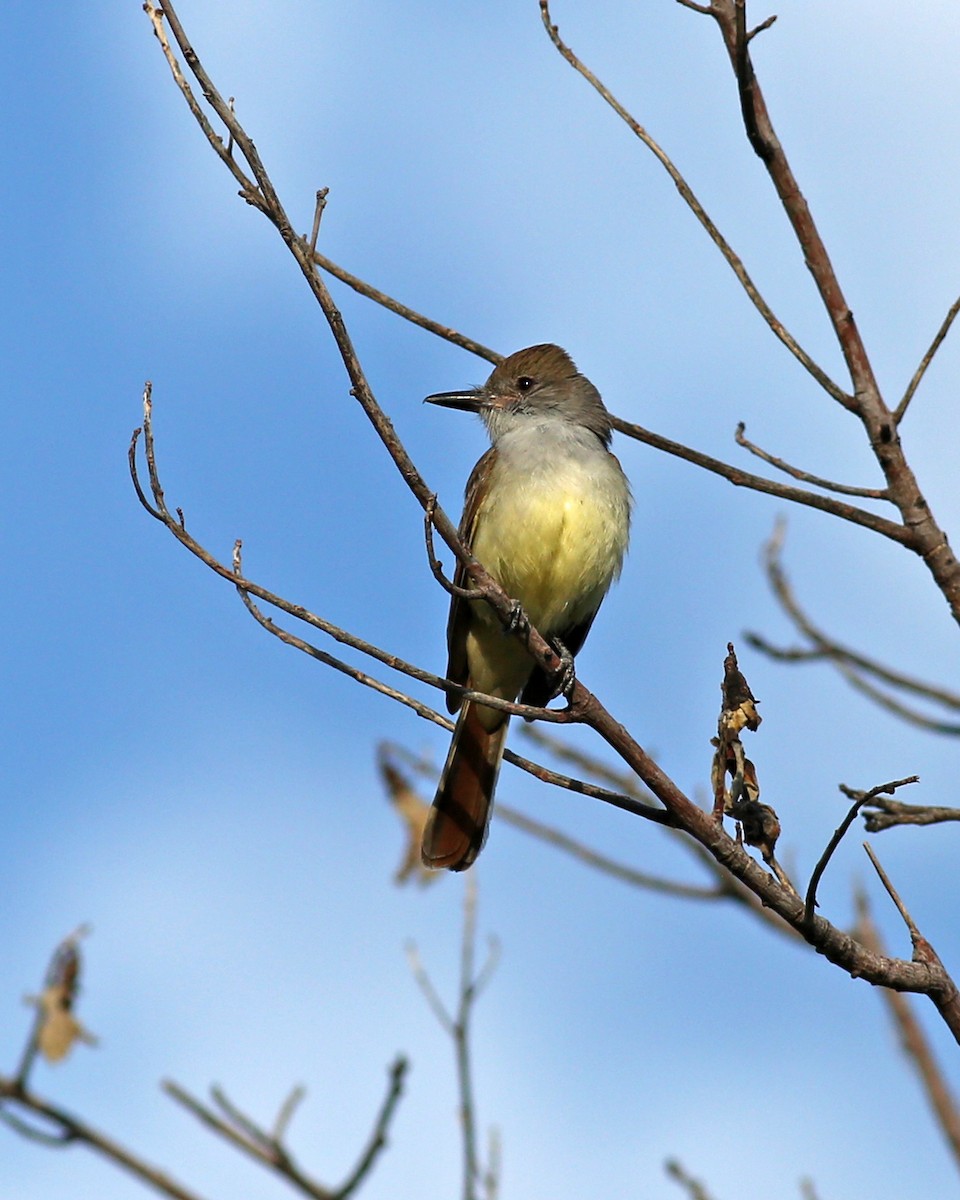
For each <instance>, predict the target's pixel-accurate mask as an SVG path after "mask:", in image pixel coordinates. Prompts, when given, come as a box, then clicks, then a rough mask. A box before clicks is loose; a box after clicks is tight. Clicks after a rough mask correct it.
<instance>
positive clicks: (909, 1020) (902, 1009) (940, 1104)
mask: <svg viewBox="0 0 960 1200" xmlns="http://www.w3.org/2000/svg"><path fill="white" fill-rule="evenodd" d="M856 935H857V937H858V938H859V939H860V941H862V942H863V944H864V945H865V946H867V947H868V948H869V949H870V950H872V951H874V952H875V953H877V954H883V953H884V952H885V947H884V945H883V942H882V939H881V937H880V931H879V930H878V929H877V926H876V924H875V923H874V921H873V918H872V916H871V913H870V907H869V902H868V900H867V896H866V893H864V892H859V893H858V894H857V928H856ZM880 995H881V997H882V999H883V1002H884V1003H885V1004H886V1006H887V1009H888V1011H889V1012H890V1015H891V1017H892V1019H893V1022H894V1025H895V1026H896V1028H897V1031H898V1032H899V1034H900V1042H901V1045H902V1046H903V1049H904V1051H905V1052H906V1054H907V1056H908V1058H909V1059H910V1062H911V1063H912V1064H913V1067H914V1070H915V1071H916V1072H917V1075H918V1076H919V1079H920V1083H921V1086H922V1087H923V1090H924V1092H925V1093H926V1096H927V1100H928V1102H929V1104H930V1107H931V1108H932V1109H933V1113H934V1116H935V1117H936V1120H937V1124H938V1125H939V1127H940V1129H941V1130H942V1132H943V1135H944V1137H945V1138H946V1140H947V1143H948V1144H949V1146H950V1150H951V1152H952V1154H953V1158H954V1162H955V1163H956V1165H957V1166H958V1167H960V1107H958V1105H957V1099H956V1097H955V1096H954V1095H953V1093H952V1091H951V1089H950V1085H949V1083H948V1082H947V1078H946V1075H945V1073H944V1071H943V1069H942V1068H941V1066H940V1063H939V1062H938V1061H937V1057H936V1054H935V1052H934V1049H933V1046H932V1045H931V1044H930V1040H929V1039H928V1038H927V1036H926V1034H925V1033H924V1031H923V1027H922V1025H921V1024H920V1022H919V1020H918V1019H917V1017H916V1015H915V1013H914V1011H913V1005H912V1004H911V1003H910V999H909V997H907V996H905V995H903V993H901V992H895V991H892V990H891V989H890V988H883V989H882V990H881V992H880Z"/></svg>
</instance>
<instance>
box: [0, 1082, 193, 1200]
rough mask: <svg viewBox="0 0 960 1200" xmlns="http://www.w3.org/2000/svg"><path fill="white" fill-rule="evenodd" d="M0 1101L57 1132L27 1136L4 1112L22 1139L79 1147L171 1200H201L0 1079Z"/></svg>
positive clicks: (100, 1134)
mask: <svg viewBox="0 0 960 1200" xmlns="http://www.w3.org/2000/svg"><path fill="white" fill-rule="evenodd" d="M0 1101H3V1103H4V1104H9V1103H14V1104H16V1105H19V1106H20V1107H21V1108H24V1109H26V1110H28V1111H29V1112H32V1113H35V1114H36V1115H38V1116H40V1117H42V1118H44V1119H45V1120H47V1121H50V1122H51V1124H52V1125H54V1126H55V1127H56V1130H57V1132H56V1133H55V1134H51V1135H46V1137H45V1136H44V1134H43V1131H34V1132H33V1133H30V1134H28V1133H27V1131H26V1128H24V1123H23V1122H22V1121H18V1120H17V1118H16V1116H13V1114H11V1113H9V1112H7V1123H8V1124H10V1125H11V1126H12V1127H14V1128H17V1131H18V1132H20V1133H23V1134H24V1135H25V1136H28V1137H29V1136H33V1137H34V1138H35V1140H45V1141H47V1143H48V1144H56V1145H67V1144H83V1145H85V1146H88V1147H89V1148H90V1149H91V1150H93V1151H94V1152H95V1153H96V1154H99V1155H100V1156H101V1157H102V1158H105V1159H107V1160H109V1161H110V1162H112V1163H113V1164H114V1165H115V1166H118V1167H120V1168H122V1169H123V1170H124V1171H126V1172H127V1173H128V1174H129V1175H132V1176H133V1177H134V1178H136V1179H139V1180H140V1181H141V1182H142V1183H145V1184H147V1185H148V1186H150V1187H152V1188H154V1189H155V1190H156V1191H158V1192H162V1193H163V1194H164V1195H165V1196H169V1197H170V1198H171V1200H201V1198H200V1194H199V1193H198V1192H194V1191H191V1190H190V1189H188V1188H185V1187H184V1186H183V1185H182V1184H180V1183H178V1182H177V1181H176V1180H175V1179H173V1178H172V1177H171V1176H170V1175H168V1174H167V1173H166V1172H165V1171H161V1170H160V1169H159V1168H158V1167H152V1166H151V1165H150V1164H149V1163H148V1162H146V1161H145V1160H144V1159H142V1158H141V1157H140V1156H139V1155H138V1154H134V1153H133V1152H132V1151H131V1150H128V1149H127V1148H126V1147H125V1146H122V1145H120V1143H119V1142H116V1141H114V1139H113V1138H111V1137H109V1136H108V1135H107V1134H105V1133H103V1132H101V1131H100V1130H99V1129H97V1128H95V1127H94V1126H93V1125H89V1124H87V1122H86V1121H83V1120H81V1118H80V1117H76V1116H74V1115H73V1113H70V1112H68V1111H67V1110H66V1109H64V1108H61V1107H60V1106H59V1105H56V1104H53V1103H51V1102H50V1101H49V1100H44V1099H42V1098H41V1097H40V1096H38V1095H37V1094H36V1093H35V1092H33V1091H28V1090H25V1089H23V1088H21V1087H20V1086H19V1084H18V1083H17V1082H16V1080H13V1079H6V1078H4V1077H3V1076H0ZM11 1117H12V1118H13V1119H12V1121H11V1120H10V1118H11Z"/></svg>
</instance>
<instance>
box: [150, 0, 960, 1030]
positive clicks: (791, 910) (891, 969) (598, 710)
mask: <svg viewBox="0 0 960 1200" xmlns="http://www.w3.org/2000/svg"><path fill="white" fill-rule="evenodd" d="M713 7H714V6H711V10H712V9H713ZM164 12H165V13H166V16H167V18H168V20H169V24H170V28H171V31H172V32H173V34H174V37H175V39H176V40H177V43H178V45H179V46H180V49H181V52H182V53H183V55H184V59H185V61H186V62H187V64H188V66H189V67H190V70H191V71H192V72H193V73H194V76H195V78H196V79H197V81H198V83H199V84H200V85H201V90H202V91H203V94H204V97H205V98H206V99H207V100H208V101H209V103H210V104H211V106H212V107H213V108H214V111H215V112H216V113H217V115H218V117H219V118H220V120H221V121H223V123H224V125H225V126H226V128H227V129H228V131H229V133H230V135H231V136H232V137H233V139H234V142H235V145H236V147H237V149H238V150H239V152H240V153H241V154H242V155H243V157H244V159H245V160H246V162H247V164H248V165H249V167H250V170H251V172H252V174H253V177H254V180H255V182H256V184H257V187H258V189H259V197H260V199H262V201H263V211H264V212H265V213H266V215H267V216H268V218H269V219H270V221H271V222H272V223H273V224H274V225H275V226H276V228H277V230H278V232H279V233H280V235H281V237H282V238H283V241H284V243H285V244H286V246H287V248H288V249H289V251H290V253H291V254H292V255H293V257H294V258H295V260H296V262H297V264H298V266H299V268H300V270H301V272H302V273H303V275H304V278H305V279H306V281H307V284H308V286H309V287H310V289H311V292H312V294H313V295H314V298H315V299H316V301H317V303H318V305H319V306H320V308H321V311H322V312H323V315H324V317H325V319H326V321H327V324H328V326H329V328H330V331H331V334H332V336H333V338H334V340H335V342H336V344H337V347H338V349H339V352H340V356H341V359H342V360H343V363H344V366H345V369H346V371H347V374H348V376H349V378H350V381H351V385H352V386H351V394H352V395H353V396H354V398H355V399H356V400H357V401H358V402H359V403H360V404H361V406H362V407H363V409H364V412H365V413H366V415H367V417H368V418H369V420H370V422H371V424H372V425H373V427H374V429H375V431H376V433H377V435H378V437H379V438H380V440H381V442H382V443H383V446H384V448H385V449H386V450H387V452H388V453H389V454H390V456H391V458H392V460H393V462H394V464H395V465H396V467H397V469H398V470H399V471H400V473H401V475H402V477H403V478H404V480H405V482H406V483H407V486H408V487H409V488H410V490H411V492H412V493H413V494H414V496H415V497H416V499H417V501H418V502H419V503H420V505H421V507H422V508H423V509H424V510H426V509H427V507H428V505H429V504H430V503H431V497H432V491H431V489H430V488H428V487H427V485H426V482H425V481H424V479H423V478H422V476H421V475H420V473H419V471H418V470H417V468H416V466H415V465H414V463H413V462H412V460H411V459H410V457H409V455H408V454H407V452H406V450H405V449H404V447H403V446H402V444H401V443H400V440H399V438H398V437H397V435H396V432H395V431H394V429H393V425H392V423H391V422H390V420H389V418H388V417H387V416H386V414H385V413H384V412H383V410H382V409H381V408H380V406H379V404H378V403H377V402H376V399H375V397H374V395H373V393H372V391H371V390H370V387H369V385H368V384H367V382H366V379H365V376H364V372H363V370H362V367H361V365H360V362H359V359H358V357H357V354H356V351H355V349H354V347H353V344H352V341H351V339H350V337H349V335H348V333H347V330H346V326H345V324H344V322H343V318H342V316H341V314H340V312H339V310H338V309H337V307H336V305H335V304H334V303H333V301H332V299H331V297H330V293H329V291H328V289H327V287H326V284H325V283H324V282H323V280H322V278H321V276H320V273H319V271H318V268H317V264H316V263H315V261H314V257H313V252H312V251H311V247H310V245H309V242H308V240H307V239H304V238H300V237H298V236H297V235H296V234H295V233H294V232H293V229H292V227H291V225H290V222H289V220H288V219H287V217H286V214H285V212H284V210H283V208H282V206H281V205H280V202H279V200H278V198H277V197H276V193H275V191H274V189H273V185H272V184H271V182H270V180H269V177H268V176H267V174H266V171H265V170H264V168H263V164H262V163H261V161H260V158H259V155H258V154H257V152H256V148H255V147H254V146H253V143H252V141H251V140H250V139H249V137H248V136H247V134H246V132H245V131H244V130H243V129H242V127H241V126H240V124H239V122H238V121H237V120H236V117H235V115H234V114H233V112H232V111H231V109H230V107H229V105H226V104H224V102H223V100H222V98H221V97H220V96H219V93H218V92H217V91H216V89H215V88H214V87H213V85H212V83H211V82H210V81H209V78H208V77H207V75H206V72H205V71H203V68H202V67H201V65H200V63H199V62H198V60H197V58H196V55H195V53H194V52H193V49H192V47H191V46H190V45H189V42H188V41H187V40H186V37H185V35H184V34H183V31H182V28H181V27H180V25H179V22H178V21H177V19H176V16H175V13H174V12H173V8H172V6H171V4H170V3H165V7H164ZM259 206H260V205H259V204H258V207H259ZM855 378H859V377H857V376H855ZM824 386H826V387H827V388H828V390H831V387H832V390H831V394H834V393H835V392H838V391H839V389H837V388H836V385H830V383H829V381H828V380H824ZM835 398H837V399H838V400H839V401H840V402H841V403H845V407H851V406H852V405H854V404H855V403H856V404H857V405H858V406H859V407H858V409H857V411H859V412H860V413H861V415H864V414H865V416H864V419H865V423H867V424H869V425H870V428H871V444H873V445H874V446H875V448H877V454H878V459H879V460H880V461H881V465H882V466H883V468H884V474H885V476H886V477H887V479H888V482H889V484H890V488H891V495H892V496H893V497H894V499H895V500H896V503H897V506H898V508H899V509H900V511H901V515H902V516H903V519H904V526H905V529H904V531H903V532H901V531H899V530H897V527H896V526H893V530H895V531H896V532H895V533H891V532H888V530H886V529H885V528H884V525H883V523H880V524H877V522H879V518H876V519H874V518H870V514H865V513H862V512H861V510H856V509H854V510H853V511H854V513H856V514H857V515H856V516H854V517H851V519H853V520H856V521H857V522H858V523H860V524H870V527H872V528H876V529H877V530H878V531H880V532H884V533H886V534H887V536H892V537H894V540H900V541H905V542H906V544H907V545H909V546H910V547H911V548H912V549H914V550H915V551H917V552H918V553H921V554H923V555H924V558H925V560H926V561H927V564H928V566H929V567H930V569H931V571H932V572H933V573H934V575H935V577H936V578H937V580H938V583H940V585H941V587H942V588H943V590H944V594H945V595H948V598H949V599H951V603H953V602H954V601H955V611H956V614H957V616H958V619H960V564H958V563H956V560H953V559H949V558H948V557H947V556H946V553H947V552H946V550H945V541H944V539H943V537H942V534H940V532H939V530H938V529H937V527H936V526H935V525H934V524H932V519H931V518H930V517H929V512H928V511H925V512H923V513H922V514H921V507H925V506H922V505H921V501H922V497H920V495H919V491H918V489H916V484H915V481H913V480H912V475H910V473H909V469H908V468H906V464H905V463H904V462H903V459H902V455H900V456H899V458H898V457H897V455H898V454H899V446H898V445H895V446H893V443H894V442H895V441H896V439H895V437H894V435H893V433H892V432H891V425H890V420H889V413H887V410H886V409H885V408H883V406H882V403H880V404H879V407H878V403H874V402H873V400H872V398H871V397H867V398H866V399H863V398H861V397H860V396H859V395H858V397H857V399H856V401H854V399H853V398H852V397H849V396H846V395H845V394H844V393H842V392H840V393H839V395H837V396H836V397H835ZM882 413H887V420H886V424H885V425H884V424H882V422H881V421H880V416H881V415H882ZM891 446H893V449H892V450H891ZM687 457H689V455H687ZM720 473H722V474H727V477H728V478H731V476H730V475H729V473H728V468H726V467H725V466H723V467H722V469H721V471H720ZM911 489H912V490H911ZM763 490H771V491H772V490H774V489H773V487H772V486H771V485H770V484H769V483H768V482H767V483H765V487H764V489H763ZM795 490H799V489H795ZM778 494H783V492H782V491H781V492H778ZM801 494H802V495H804V496H805V497H806V496H807V494H806V493H801ZM825 501H828V502H829V503H825ZM800 502H801V503H808V504H814V501H813V500H811V499H809V498H805V499H803V500H801V501H800ZM838 503H839V502H838V501H836V500H835V499H834V498H833V497H816V503H815V504H814V506H815V507H821V508H826V509H827V510H828V511H834V512H836V507H835V506H836V505H837V504H838ZM831 506H834V507H831ZM868 518H870V520H869V522H868ZM887 524H890V523H887ZM434 525H435V527H436V529H437V531H438V533H439V534H440V536H441V538H442V539H443V541H444V542H445V543H446V544H447V546H448V547H449V548H450V549H451V550H452V552H453V553H454V554H455V555H456V556H457V558H458V560H459V561H460V562H461V563H462V564H463V566H464V572H465V575H466V576H467V577H468V578H469V580H470V582H471V584H472V585H474V586H475V587H478V588H481V589H482V590H483V593H484V600H485V602H486V603H488V604H489V605H490V606H491V608H492V609H493V611H494V612H495V613H496V614H497V616H498V618H499V619H500V620H501V621H502V623H503V624H504V626H505V627H507V626H509V625H510V622H511V616H512V614H513V611H514V610H513V604H512V601H511V598H510V597H509V596H508V595H507V594H506V593H505V592H504V591H503V589H502V588H500V587H499V586H498V585H497V583H496V581H495V580H493V579H492V578H491V577H490V576H489V575H488V574H487V572H486V571H485V570H484V569H483V566H482V565H481V564H480V563H479V562H478V561H477V560H476V559H475V558H474V557H473V556H472V555H471V554H470V553H469V551H468V550H467V549H466V547H464V546H463V544H462V543H461V542H460V541H459V539H458V537H457V531H456V529H455V528H454V526H453V524H452V523H451V522H450V521H449V519H448V518H447V517H446V516H445V514H444V513H443V512H442V510H440V509H437V511H436V513H435V514H434ZM938 538H939V540H938ZM245 583H246V581H244V586H245ZM954 583H955V585H956V586H955V592H954V591H951V590H950V589H951V587H952V585H953V584H954ZM251 593H252V594H257V593H255V592H254V591H253V589H252V588H251ZM524 636H525V639H526V641H525V644H526V646H527V649H528V651H529V652H530V653H531V654H532V655H533V657H534V659H535V661H536V662H537V663H538V664H540V665H541V666H542V667H543V668H544V669H545V670H546V671H547V672H548V673H549V674H551V675H555V674H557V672H558V671H559V669H560V667H561V665H562V664H561V661H560V658H559V656H558V655H557V654H556V653H555V651H554V649H553V648H552V647H551V646H550V645H549V644H548V643H547V642H546V641H545V640H544V639H543V638H542V637H540V635H539V634H538V633H537V631H536V630H533V629H530V630H529V632H526V631H524ZM569 701H570V707H569V719H570V720H572V721H578V722H580V723H582V724H585V725H588V726H589V727H590V728H591V729H593V730H594V731H595V732H596V733H597V734H598V735H599V736H600V737H601V738H602V739H603V740H604V741H605V742H606V743H607V744H608V745H609V746H610V747H611V748H612V749H613V750H614V751H615V752H616V753H617V754H618V755H619V756H620V757H621V758H622V759H623V761H624V762H625V763H627V764H628V766H629V767H630V768H631V770H633V771H634V772H635V773H636V774H637V775H638V777H639V778H640V779H641V780H642V781H643V783H644V784H645V785H646V786H647V787H648V788H649V789H650V791H651V792H652V793H653V794H654V795H655V796H656V798H657V799H658V800H659V801H660V803H661V804H662V805H663V806H664V808H665V809H666V813H665V814H663V816H664V819H666V820H668V821H670V822H671V823H672V824H674V825H676V826H678V827H679V828H682V829H683V830H684V831H685V832H686V833H687V834H688V835H689V836H690V837H692V838H693V839H694V840H695V841H697V842H698V843H699V844H700V845H701V846H702V847H703V848H704V849H705V850H706V851H707V852H708V853H709V854H710V855H711V856H712V857H713V858H714V859H715V860H716V862H717V863H718V864H719V865H720V866H721V867H723V868H724V869H725V870H726V871H728V872H730V873H731V874H732V875H733V876H734V877H735V878H736V879H737V880H739V881H740V882H741V883H742V884H743V885H744V886H746V887H747V888H748V889H749V890H750V891H751V892H753V893H754V895H755V896H756V897H757V899H758V900H759V901H760V902H761V903H762V904H764V905H767V906H769V907H770V908H771V909H772V910H773V911H775V912H776V913H777V914H778V915H779V916H780V917H781V918H782V919H783V920H785V921H786V922H787V923H788V924H790V925H791V926H792V927H793V928H794V929H795V930H796V931H797V932H798V933H800V934H801V935H802V936H803V937H804V939H805V940H806V941H807V942H808V943H809V944H810V945H811V946H813V947H814V948H815V949H816V950H817V951H819V952H820V953H821V954H823V955H824V956H825V957H826V958H827V959H828V960H829V961H831V962H833V963H835V964H836V965H838V966H839V967H841V968H842V969H843V970H845V971H846V972H848V973H849V974H850V975H851V976H853V977H856V978H863V979H865V980H866V981H868V982H871V983H877V984H883V985H884V986H887V987H894V988H897V989H900V990H909V991H918V992H922V993H923V994H925V995H927V996H929V997H930V999H931V1001H932V1002H933V1003H934V1004H935V1006H936V1007H937V1010H938V1012H939V1013H940V1015H941V1017H942V1018H943V1020H944V1022H945V1023H946V1024H947V1026H948V1028H949V1029H950V1030H951V1032H952V1034H953V1036H954V1037H955V1038H956V1039H957V1040H958V1041H960V995H958V992H957V988H956V986H955V985H954V983H953V981H952V979H951V978H950V976H949V975H948V974H947V972H946V971H945V970H944V969H943V966H942V964H940V963H939V961H938V960H937V961H935V960H933V959H922V960H920V961H913V962H906V961H903V960H899V959H890V958H886V957H885V956H882V955H875V954H871V953H870V952H868V951H867V950H866V949H865V947H863V946H862V945H860V944H859V943H858V942H856V941H855V940H854V939H853V938H851V937H850V935H849V934H847V933H845V932H844V931H842V930H840V929H838V928H836V927H835V926H833V925H831V924H830V922H828V921H827V920H825V919H824V918H823V917H819V916H815V917H814V918H813V919H812V920H811V921H809V922H806V921H805V920H804V906H803V901H802V900H801V899H800V897H799V896H797V895H796V894H795V892H793V890H792V889H791V888H789V887H787V886H785V884H784V882H783V881H782V879H780V878H778V877H776V876H775V875H773V874H771V873H770V871H768V870H767V869H765V868H764V867H763V866H762V865H761V864H760V863H758V862H757V861H756V859H754V858H753V857H752V856H751V855H750V854H749V853H748V850H747V848H746V847H745V846H743V845H742V844H740V843H738V842H737V841H736V840H735V839H734V838H733V837H731V836H730V834H729V833H727V831H726V829H725V828H724V826H723V823H722V821H717V820H714V817H713V815H712V814H711V813H707V812H704V810H703V809H702V808H700V807H699V806H698V805H696V804H694V803H693V801H692V800H690V799H689V798H688V797H687V796H686V795H685V794H684V793H683V792H682V791H681V790H680V789H679V788H678V787H677V785H676V784H675V783H674V782H673V780H672V779H670V778H669V776H668V775H667V774H666V773H665V772H664V771H663V770H662V769H661V768H660V767H659V765H658V764H657V763H656V762H655V761H654V760H653V759H652V758H651V757H650V755H649V754H647V752H646V751H645V750H644V749H643V747H642V746H641V745H640V744H639V743H638V742H637V741H636V740H635V739H634V738H633V737H632V736H631V735H630V734H629V732H628V731H627V729H626V728H625V727H624V726H623V725H622V724H621V723H620V722H619V721H617V720H616V719H615V718H614V717H613V716H612V714H610V713H609V712H608V711H607V709H606V708H605V707H604V706H603V705H602V704H601V703H600V702H599V700H598V699H597V698H596V697H595V696H594V695H593V694H592V693H591V692H590V691H589V690H588V689H587V688H586V687H585V686H584V685H583V684H582V683H581V682H580V681H577V682H576V684H575V686H574V688H573V690H572V691H571V693H570V696H569Z"/></svg>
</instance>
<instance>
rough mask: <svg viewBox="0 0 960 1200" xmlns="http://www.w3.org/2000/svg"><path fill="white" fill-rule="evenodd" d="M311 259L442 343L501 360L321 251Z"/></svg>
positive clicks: (478, 344)
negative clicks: (442, 341)
mask: <svg viewBox="0 0 960 1200" xmlns="http://www.w3.org/2000/svg"><path fill="white" fill-rule="evenodd" d="M313 261H314V262H315V263H316V264H317V266H318V267H320V268H321V269H322V270H324V271H326V272H327V274H328V275H332V276H333V277H334V278H335V279H339V280H340V282H341V283H345V284H346V285H347V287H349V288H353V290H354V291H355V292H357V293H358V295H361V296H366V297H367V299H368V300H373V301H374V303H376V304H379V305H380V306H381V307H382V308H385V309H387V310H388V311H390V312H392V313H396V314H397V316H398V317H403V319H404V320H405V321H409V322H410V323H411V324H412V325H417V326H419V327H420V328H421V329H425V330H426V331H427V332H428V333H432V334H434V335H435V336H436V337H439V338H443V340H444V341H445V342H450V343H451V344H452V345H454V346H459V347H460V348H461V349H463V350H468V351H469V352H470V353H471V354H475V355H476V356H477V357H478V358H483V359H486V361H487V362H489V363H493V365H494V366H496V365H497V363H499V362H502V361H503V355H502V354H500V353H498V352H497V351H496V350H491V349H490V347H489V346H484V345H483V343H482V342H478V341H477V340H476V339H475V338H471V337H467V335H466V334H465V333H460V332H459V331H458V330H456V329H454V328H453V327H452V326H450V325H443V324H441V323H440V322H439V321H434V320H433V319H432V318H431V317H426V316H424V315H423V313H420V312H417V310H416V309H414V308H411V307H410V306H409V305H407V304H401V302H400V301H399V300H395V299H394V298H393V296H389V295H387V293H386V292H383V291H381V290H380V289H379V288H375V287H374V286H373V284H370V283H367V281H366V280H364V279H360V278H359V277H358V276H356V275H351V273H350V272H349V271H348V270H346V268H344V267H341V266H339V265H338V264H337V263H335V262H334V261H333V259H331V258H328V257H327V256H326V255H325V254H320V253H318V252H315V253H314V255H313Z"/></svg>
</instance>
